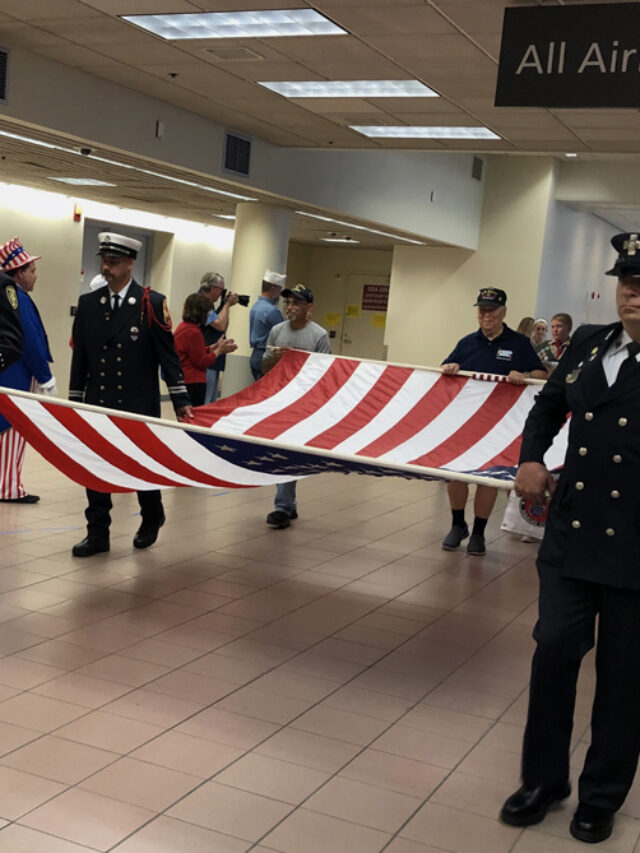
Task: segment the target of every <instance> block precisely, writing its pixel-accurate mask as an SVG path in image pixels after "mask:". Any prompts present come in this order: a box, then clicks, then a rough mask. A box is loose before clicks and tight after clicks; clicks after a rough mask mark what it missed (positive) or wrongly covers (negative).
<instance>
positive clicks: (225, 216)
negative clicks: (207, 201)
mask: <svg viewBox="0 0 640 853" xmlns="http://www.w3.org/2000/svg"><path fill="white" fill-rule="evenodd" d="M211 215H212V216H215V218H216V219H235V216H234V215H233V214H232V213H212V214H211Z"/></svg>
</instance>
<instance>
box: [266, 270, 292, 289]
mask: <svg viewBox="0 0 640 853" xmlns="http://www.w3.org/2000/svg"><path fill="white" fill-rule="evenodd" d="M262 280H263V281H266V282H267V284H277V285H278V287H284V286H285V284H286V283H287V277H286V275H280V273H277V272H271V270H267V271H266V272H265V274H264V275H263V276H262Z"/></svg>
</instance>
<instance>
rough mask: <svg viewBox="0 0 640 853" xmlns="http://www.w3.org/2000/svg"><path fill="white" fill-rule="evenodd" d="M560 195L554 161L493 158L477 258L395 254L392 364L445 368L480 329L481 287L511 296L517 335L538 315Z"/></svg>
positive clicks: (451, 252)
mask: <svg viewBox="0 0 640 853" xmlns="http://www.w3.org/2000/svg"><path fill="white" fill-rule="evenodd" d="M554 188H555V169H554V163H553V160H552V159H551V158H549V159H547V158H544V159H540V158H530V159H529V158H515V157H501V158H498V157H492V158H491V160H490V163H489V165H488V169H487V186H486V191H485V198H484V206H483V210H482V224H481V228H480V240H479V244H478V249H477V251H475V252H471V251H467V250H465V249H453V248H451V249H450V248H445V247H437V246H431V247H430V246H425V247H421V246H396V247H395V250H394V254H393V266H392V271H391V295H390V301H389V314H388V318H387V329H386V338H385V341H386V344H387V348H388V360H389V361H394V362H403V363H409V364H424V365H437V364H440V362H441V361H442V359H443V358H445V357H446V356H447V355H448V353H449V352H451V350H452V349H453V347H454V345H455V343H456V341H457V340H458V339H459V338H461V337H462V336H463V335H465V334H468V333H469V332H471V331H473V330H474V329H475V328H476V319H475V309H474V308H473V307H472V305H473V303H474V302H475V297H476V295H477V292H478V289H479V288H480V287H487V286H494V287H501V288H503V289H504V290H506V291H507V294H508V302H507V322H508V323H509V325H510V326H512V327H513V328H515V327H516V326H517V325H518V323H519V321H520V319H521V318H522V317H523V316H525V315H527V314H528V315H533V314H534V309H535V305H536V297H537V290H538V282H539V277H540V264H541V259H542V252H543V245H544V237H545V224H546V221H547V215H548V210H549V206H550V204H551V202H552V200H553V195H554Z"/></svg>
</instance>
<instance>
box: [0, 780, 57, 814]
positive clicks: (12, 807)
mask: <svg viewBox="0 0 640 853" xmlns="http://www.w3.org/2000/svg"><path fill="white" fill-rule="evenodd" d="M64 789H65V786H64V785H61V784H59V783H58V782H53V781H52V780H50V779H43V778H42V777H41V776H33V775H31V773H24V772H22V770H14V769H13V768H12V767H0V817H3V818H5V819H6V820H16V819H17V818H19V817H20V816H21V815H23V814H25V813H26V812H29V811H31V809H33V808H36V806H39V805H40V804H41V803H44V802H46V801H47V800H49V799H51V798H52V797H55V796H56V795H57V794H59V793H60V792H61V791H64Z"/></svg>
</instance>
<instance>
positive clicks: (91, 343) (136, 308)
mask: <svg viewBox="0 0 640 853" xmlns="http://www.w3.org/2000/svg"><path fill="white" fill-rule="evenodd" d="M98 239H99V242H100V246H99V250H98V254H99V255H101V257H102V275H103V276H104V278H105V279H106V281H107V285H108V286H107V287H101V288H99V289H97V290H95V291H93V292H92V293H86V294H84V295H83V296H81V297H80V300H79V302H78V311H77V314H76V317H75V320H74V323H73V333H72V344H73V356H72V359H71V378H70V381H69V399H71V400H75V401H78V402H84V403H92V404H94V405H98V406H106V407H107V408H111V409H122V410H123V411H127V412H135V413H137V414H142V415H152V416H154V417H159V416H160V386H159V381H158V370H159V368H162V372H163V375H164V378H165V381H166V383H167V387H168V389H169V394H170V396H171V401H172V403H173V405H174V408H175V410H176V414H177V415H178V417H179V418H182V417H190V416H191V407H190V405H189V396H188V394H187V390H186V388H185V384H184V379H183V377H182V370H181V368H180V360H179V358H178V356H177V353H176V351H175V348H174V345H173V335H172V334H171V318H170V317H169V313H168V311H167V307H166V300H165V298H164V297H163V296H162V295H161V294H160V293H156V292H155V291H153V290H151V289H149V288H143V287H141V286H140V285H139V284H138V283H137V282H135V281H134V280H133V278H132V277H131V272H132V269H133V264H134V261H135V259H136V257H137V254H138V251H139V249H140V247H141V245H142V244H141V243H140V242H139V241H138V240H134V239H133V238H131V237H126V236H123V235H122V234H113V233H111V232H103V233H102V234H100V235H99V236H98ZM87 497H88V499H89V506H88V507H87V509H86V510H85V516H86V519H87V536H86V537H85V538H84V539H83V540H82V542H78V544H77V545H74V546H73V552H72V553H73V555H74V556H75V557H89V556H91V555H92V554H97V553H99V552H101V551H108V550H109V525H110V523H111V516H110V510H111V506H112V504H111V495H110V494H107V493H103V492H96V491H93V490H92V489H87ZM138 502H139V504H140V513H141V515H142V524H141V525H140V528H139V530H138V532H137V533H136V535H135V537H134V540H133V544H134V546H135V547H136V548H148V547H149V546H150V545H153V543H154V542H155V541H156V539H157V537H158V531H159V529H160V527H162V525H163V524H164V522H165V515H164V510H163V508H162V499H161V497H160V491H159V490H153V491H145V492H138Z"/></svg>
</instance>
